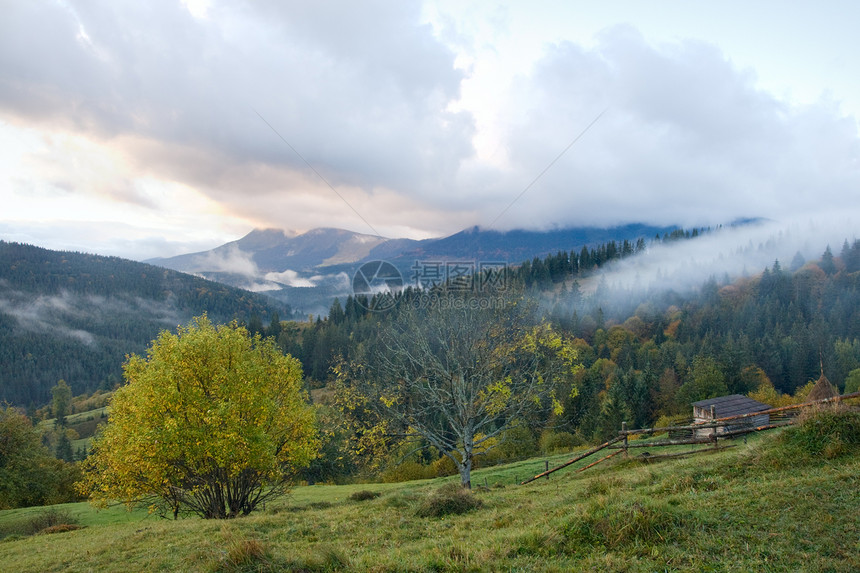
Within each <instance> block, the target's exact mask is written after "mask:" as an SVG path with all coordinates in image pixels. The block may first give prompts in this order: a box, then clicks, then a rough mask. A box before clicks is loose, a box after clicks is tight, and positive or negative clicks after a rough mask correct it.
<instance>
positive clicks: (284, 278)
mask: <svg viewBox="0 0 860 573" xmlns="http://www.w3.org/2000/svg"><path fill="white" fill-rule="evenodd" d="M320 278H321V277H320ZM265 279H266V280H267V281H272V282H275V283H279V284H281V285H287V286H291V287H313V286H316V284H317V281H314V280H311V279H308V278H304V277H301V276H299V273H297V272H296V271H292V270H290V269H287V270H285V271H283V272H279V273H275V272H272V273H266V276H265ZM278 288H280V287H278Z"/></svg>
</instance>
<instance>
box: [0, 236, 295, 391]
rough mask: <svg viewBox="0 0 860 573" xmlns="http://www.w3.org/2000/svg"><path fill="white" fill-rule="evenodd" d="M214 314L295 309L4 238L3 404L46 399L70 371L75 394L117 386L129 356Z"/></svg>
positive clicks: (143, 267) (0, 307)
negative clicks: (195, 319) (190, 322)
mask: <svg viewBox="0 0 860 573" xmlns="http://www.w3.org/2000/svg"><path fill="white" fill-rule="evenodd" d="M204 312H205V313H208V314H209V316H210V318H212V320H213V321H216V322H226V321H229V320H232V319H234V318H235V319H238V320H248V319H249V318H250V317H251V316H252V315H254V314H256V315H259V316H260V317H261V318H262V319H263V320H266V319H267V318H270V317H271V316H272V315H273V314H274V313H279V314H280V316H281V317H283V318H287V317H288V316H289V314H290V310H289V308H288V307H287V306H286V305H284V304H281V303H278V302H277V301H275V300H272V299H270V298H267V297H264V296H262V295H259V294H254V293H250V292H247V291H243V290H239V289H236V288H233V287H229V286H226V285H222V284H218V283H214V282H211V281H208V280H204V279H201V278H198V277H194V276H191V275H187V274H183V273H179V272H176V271H171V270H168V269H164V268H159V267H154V266H152V265H148V264H144V263H137V262H134V261H129V260H124V259H120V258H116V257H101V256H97V255H87V254H81V253H69V252H59V251H50V250H47V249H42V248H39V247H34V246H30V245H22V244H17V243H7V242H2V241H0V365H2V367H0V402H2V401H9V402H11V403H12V404H17V405H28V404H31V403H32V404H36V405H40V404H42V403H45V402H47V401H48V400H49V399H50V388H51V387H52V386H53V385H55V384H56V383H57V381H58V380H60V379H64V380H66V382H68V383H69V385H70V386H71V387H72V389H73V391H74V393H75V394H80V393H84V392H90V391H92V390H94V389H96V388H99V387H111V386H113V384H114V383H116V382H118V381H119V380H120V374H121V365H122V363H123V361H124V358H125V356H126V354H129V353H141V352H143V350H144V349H145V348H146V346H147V344H148V343H149V342H150V341H151V340H152V339H153V338H154V337H155V336H156V335H157V334H158V332H159V331H161V330H164V329H175V328H176V326H177V325H179V324H183V323H185V322H188V320H189V319H191V318H192V317H193V316H197V315H200V314H203V313H204Z"/></svg>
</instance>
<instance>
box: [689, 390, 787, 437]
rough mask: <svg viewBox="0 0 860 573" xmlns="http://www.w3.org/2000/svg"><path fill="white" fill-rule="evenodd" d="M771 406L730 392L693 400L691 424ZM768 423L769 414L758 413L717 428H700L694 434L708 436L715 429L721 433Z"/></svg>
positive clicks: (748, 412)
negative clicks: (729, 394) (728, 394)
mask: <svg viewBox="0 0 860 573" xmlns="http://www.w3.org/2000/svg"><path fill="white" fill-rule="evenodd" d="M770 408H771V406H768V405H767V404H764V403H762V402H759V401H758V400H753V399H752V398H747V397H746V396H742V395H740V394H732V395H731V396H720V397H719V398H708V399H707V400H699V401H698V402H693V424H706V423H708V422H711V421H713V420H716V419H719V418H729V417H732V416H741V415H743V414H754V413H756V412H762V411H764V410H770ZM769 423H770V414H760V415H758V416H749V417H747V418H741V419H740V420H738V421H737V422H730V423H729V424H727V425H725V426H720V427H718V428H702V429H701V430H697V431H696V436H698V437H705V436H710V435H711V434H712V433H713V432H714V430H715V429H716V432H717V434H723V433H725V432H730V431H733V430H740V429H743V428H756V427H758V426H766V425H767V424H769Z"/></svg>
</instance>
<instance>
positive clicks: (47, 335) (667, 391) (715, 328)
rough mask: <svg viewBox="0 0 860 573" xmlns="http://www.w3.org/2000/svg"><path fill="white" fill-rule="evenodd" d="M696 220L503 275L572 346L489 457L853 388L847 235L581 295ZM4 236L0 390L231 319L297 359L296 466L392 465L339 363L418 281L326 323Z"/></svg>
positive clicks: (391, 446) (219, 289) (365, 345)
mask: <svg viewBox="0 0 860 573" xmlns="http://www.w3.org/2000/svg"><path fill="white" fill-rule="evenodd" d="M707 232H708V230H705V229H702V230H696V231H692V232H690V231H681V230H679V231H676V232H674V233H671V234H667V235H665V236H663V237H656V238H654V239H652V240H651V241H650V243H648V242H646V241H645V240H644V239H642V240H640V241H637V242H628V241H624V242H621V243H615V242H609V243H605V244H603V245H597V246H594V247H588V248H577V249H574V250H571V251H569V252H567V251H559V252H557V253H555V254H553V255H549V256H546V257H544V258H535V259H533V260H531V261H527V262H525V263H523V264H520V265H517V266H512V267H509V268H508V269H507V271H506V272H507V273H508V276H507V277H506V291H507V293H506V296H508V297H519V298H520V299H522V300H527V301H529V304H530V305H531V307H532V308H533V311H534V314H533V318H534V320H535V322H540V321H543V322H544V323H546V324H548V325H550V326H551V328H552V329H553V330H554V331H555V332H557V333H559V334H561V335H562V336H564V337H565V338H566V339H567V340H570V341H571V345H572V347H573V348H575V350H576V354H577V359H578V361H579V363H580V364H581V367H580V368H579V369H578V370H577V371H576V372H575V374H574V375H573V377H572V379H571V380H570V381H569V382H568V384H569V387H568V388H567V389H566V390H565V391H564V392H562V393H560V394H559V399H560V402H561V404H560V405H561V406H562V408H561V409H560V411H551V410H549V409H543V410H539V411H537V412H536V413H533V414H531V417H530V418H529V419H528V420H526V421H525V422H526V424H525V426H524V427H522V426H521V427H520V430H518V432H519V434H518V435H517V436H516V439H514V440H511V443H519V444H520V446H517V447H514V446H511V447H514V449H513V450H510V451H508V452H507V454H505V453H504V452H505V449H504V448H499V450H498V454H497V455H501V456H504V455H508V456H515V455H525V453H526V452H527V451H528V450H529V449H532V450H533V449H535V448H544V447H545V446H546V445H547V444H551V443H553V440H555V441H556V442H558V443H559V445H564V444H567V445H571V444H576V443H584V442H593V441H596V440H602V439H604V438H606V437H608V436H611V435H614V433H616V432H617V430H618V428H619V427H620V425H621V422H622V421H625V422H627V423H628V425H629V426H636V427H644V426H652V425H654V424H657V423H664V422H665V421H667V420H671V419H672V418H673V417H677V418H682V417H686V416H689V413H690V403H691V402H693V401H696V400H700V399H704V398H708V397H713V396H718V395H724V394H729V393H739V394H753V395H755V396H757V397H758V398H759V399H762V400H765V401H767V400H768V399H773V400H778V399H781V398H780V396H782V397H783V398H786V397H791V396H794V397H795V398H796V399H799V398H801V397H802V396H803V395H804V393H805V392H808V391H809V389H810V387H811V384H810V383H811V382H813V381H815V380H817V379H818V378H819V377H820V376H821V374H822V373H823V374H825V375H826V377H827V378H828V379H829V380H830V381H831V382H833V383H834V384H836V385H837V386H838V387H839V389H840V390H842V391H856V390H857V389H858V388H857V386H858V382H860V337H858V334H857V333H858V332H860V241H855V242H854V243H853V244H849V243H848V242H847V241H846V242H845V244H844V245H843V246H842V249H841V251H839V252H838V254H837V255H834V254H833V252H832V251H831V249H830V247H826V248H825V249H823V251H822V254H821V257H820V258H819V259H817V260H813V261H804V260H802V257H795V258H794V259H793V260H792V261H789V263H788V264H787V265H786V264H783V262H782V261H778V260H775V261H774V262H773V263H772V264H771V265H770V266H769V267H768V268H766V269H765V270H764V271H763V272H762V273H759V274H755V275H750V276H745V277H742V278H740V279H737V280H729V279H728V278H727V277H724V278H723V279H722V280H718V279H717V278H711V279H710V280H708V281H706V282H705V283H704V284H702V285H699V287H698V288H696V289H694V290H692V291H689V290H686V291H677V292H676V291H673V290H671V289H668V290H667V289H661V290H659V291H654V292H645V293H642V292H639V293H635V294H634V293H631V292H624V291H619V292H613V290H612V288H610V287H608V286H607V285H605V284H603V283H600V284H598V285H597V287H596V288H592V289H591V290H589V292H587V293H586V292H585V291H586V289H584V288H582V286H581V285H582V284H585V283H586V282H588V281H589V280H592V281H594V279H595V277H596V276H597V275H598V274H599V273H600V271H601V269H602V267H604V265H608V264H611V263H613V262H615V261H619V260H621V259H624V258H626V257H632V256H635V255H636V254H637V253H640V252H642V251H643V250H645V249H647V248H648V246H649V244H654V243H656V242H672V241H683V240H695V239H696V237H697V236H699V235H700V234H702V233H707ZM0 247H2V248H0V257H2V265H0V269H2V273H3V274H2V277H0V286H2V299H0V300H2V302H0V304H2V305H3V306H2V311H3V312H2V313H0V323H2V324H0V337H2V341H0V342H2V344H0V363H2V364H4V369H3V372H2V374H0V375H2V380H0V388H2V392H3V399H4V400H8V401H10V402H12V403H13V404H17V405H19V406H27V405H35V406H41V405H42V404H45V403H47V402H48V401H49V399H50V389H51V388H52V387H53V386H54V385H55V384H56V383H57V381H58V380H61V379H62V380H65V381H67V382H68V383H69V385H70V386H71V387H72V389H73V392H74V394H76V395H79V394H85V393H89V392H92V391H93V390H95V389H99V388H102V389H105V388H112V387H114V386H115V385H116V384H119V383H121V378H120V376H121V367H122V363H123V361H124V358H125V356H126V355H127V354H129V353H142V352H143V351H144V350H145V348H146V346H147V344H148V343H149V341H150V340H152V339H153V338H154V337H155V335H156V334H157V333H158V332H159V331H160V330H163V329H170V330H172V329H175V327H176V325H178V324H181V323H184V322H187V320H189V319H190V317H191V316H194V315H201V314H203V313H204V312H205V313H208V315H209V316H210V317H211V318H212V319H213V320H214V321H220V322H227V321H230V320H233V319H238V320H239V321H240V322H242V323H244V324H245V325H246V326H247V327H248V329H249V330H250V331H251V332H252V333H253V334H260V335H262V336H267V337H272V338H274V339H275V340H276V341H277V343H278V345H279V346H280V348H281V349H282V350H283V351H284V352H286V353H289V354H291V355H293V356H295V357H296V358H298V359H299V360H300V361H301V363H302V366H303V370H304V375H305V384H306V386H307V388H308V389H309V390H311V392H312V396H313V398H314V400H315V402H316V403H317V406H318V407H319V410H320V422H321V425H322V429H323V435H324V436H325V439H324V440H323V444H324V446H323V450H322V455H321V456H320V458H319V459H318V460H316V461H315V462H314V463H313V464H312V466H311V468H310V469H308V470H307V471H306V476H305V477H307V478H308V479H309V480H311V481H316V480H339V479H348V478H349V477H350V476H354V475H356V473H362V472H367V471H371V472H373V471H377V470H379V469H380V468H381V467H384V466H386V465H387V466H392V465H397V463H399V462H402V461H403V456H402V455H400V454H402V453H403V452H402V451H401V450H400V449H399V448H400V445H399V442H398V440H397V439H394V438H392V439H391V440H388V441H387V443H385V444H384V445H383V446H382V447H381V448H379V449H378V451H375V452H374V451H371V450H372V448H371V449H368V448H367V447H366V444H365V445H361V444H358V443H357V440H359V441H360V439H361V433H362V429H361V424H362V423H365V422H366V420H362V416H363V415H365V414H362V413H361V412H356V411H347V410H348V408H345V407H344V404H343V400H342V396H341V393H342V390H343V387H342V379H341V380H339V379H338V375H337V374H338V372H341V373H342V372H343V371H344V365H348V364H350V363H353V362H356V363H360V362H368V361H372V360H374V358H373V356H374V353H373V348H374V345H375V344H378V340H379V336H380V333H381V332H383V331H385V330H386V329H390V328H391V327H392V325H393V324H394V323H395V322H396V321H398V320H400V309H403V308H410V307H415V306H416V304H418V303H419V302H420V301H421V300H422V297H426V296H427V295H428V291H421V290H416V289H411V288H408V289H406V290H404V291H402V292H400V293H398V294H397V295H396V301H395V302H396V304H394V305H393V308H391V309H390V310H388V311H387V312H375V311H371V310H368V309H376V308H379V305H378V304H376V303H375V302H374V301H373V300H368V299H367V298H366V297H363V296H361V295H359V296H357V297H353V296H350V297H347V298H346V299H345V300H344V301H342V302H341V301H340V300H335V301H334V302H333V303H332V305H331V308H330V309H329V313H328V316H326V317H316V318H315V319H314V320H312V321H311V322H307V321H295V320H289V319H290V318H292V316H291V314H290V312H291V311H290V309H288V308H283V307H279V306H277V303H274V302H272V301H271V300H270V299H267V298H265V297H263V296H260V295H256V294H252V293H249V292H246V291H241V290H237V289H232V288H229V287H225V286H222V285H219V284H217V283H212V282H209V281H205V280H202V279H198V278H196V277H191V276H188V275H183V274H181V273H175V272H173V271H167V270H165V269H161V268H157V267H152V266H149V265H142V264H139V263H132V262H130V261H123V260H121V259H112V258H106V257H96V256H92V255H80V254H75V253H58V252H52V251H47V250H44V249H38V248H35V247H29V246H23V245H16V244H9V243H3V244H2V245H0ZM440 289H441V290H440V291H439V292H440V293H441V292H442V291H444V290H445V286H444V285H443V286H442V287H440ZM431 294H432V293H431ZM282 318H286V319H287V320H282ZM345 420H346V421H347V423H344V421H345ZM365 429H366V428H365ZM362 448H364V450H363V451H364V454H363V455H359V454H358V453H357V452H358V451H359V450H361V449H362ZM517 448H519V449H517ZM519 450H523V451H519ZM409 451H412V450H411V449H410V450H409ZM398 452H400V453H398ZM517 452H518V453H517ZM416 455H418V458H417V459H416V460H415V461H417V463H419V464H424V465H427V466H429V465H432V464H433V463H434V462H438V460H439V457H438V452H437V453H435V454H434V453H432V452H431V453H427V452H426V451H425V453H422V454H416ZM414 457H415V456H414V455H413V458H414ZM449 470H450V468H449Z"/></svg>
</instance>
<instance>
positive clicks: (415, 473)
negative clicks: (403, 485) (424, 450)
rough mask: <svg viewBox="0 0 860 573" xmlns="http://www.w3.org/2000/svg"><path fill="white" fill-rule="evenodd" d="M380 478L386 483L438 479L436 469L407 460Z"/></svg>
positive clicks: (388, 470) (391, 468) (383, 473)
mask: <svg viewBox="0 0 860 573" xmlns="http://www.w3.org/2000/svg"><path fill="white" fill-rule="evenodd" d="M380 477H381V478H382V481H383V482H384V483H396V482H402V481H413V480H419V479H432V478H434V477H436V469H435V468H434V467H433V466H425V465H423V464H419V463H418V462H416V461H413V460H406V461H405V462H402V463H400V464H397V465H396V466H393V467H390V468H388V469H387V470H385V471H384V472H382V475H381V476H380Z"/></svg>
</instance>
